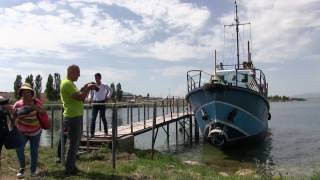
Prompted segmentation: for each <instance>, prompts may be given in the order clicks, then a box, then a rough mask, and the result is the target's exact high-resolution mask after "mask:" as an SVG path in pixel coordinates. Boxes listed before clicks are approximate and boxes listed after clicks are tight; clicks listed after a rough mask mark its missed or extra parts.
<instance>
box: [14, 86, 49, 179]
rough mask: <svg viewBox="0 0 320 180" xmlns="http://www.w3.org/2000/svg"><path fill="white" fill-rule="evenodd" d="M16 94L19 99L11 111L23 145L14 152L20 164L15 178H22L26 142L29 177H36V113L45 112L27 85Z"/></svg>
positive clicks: (37, 132)
mask: <svg viewBox="0 0 320 180" xmlns="http://www.w3.org/2000/svg"><path fill="white" fill-rule="evenodd" d="M18 93H19V95H20V97H21V99H20V100H19V101H17V102H16V103H15V104H14V106H13V110H14V114H15V116H16V117H15V122H16V126H17V128H18V130H19V131H20V132H21V134H22V136H23V139H24V144H23V145H22V146H21V147H19V148H18V149H17V150H16V151H17V156H18V160H19V164H20V169H19V172H18V174H17V177H18V178H22V177H23V176H24V172H25V167H26V164H25V156H24V148H25V145H26V143H27V142H28V141H29V142H30V156H31V166H30V170H31V176H35V175H36V169H37V161H38V149H39V143H40V136H41V125H40V121H39V119H38V118H37V113H41V112H45V109H44V108H43V106H42V103H41V101H40V100H38V99H35V98H33V95H34V91H33V89H32V87H31V85H30V84H29V83H25V84H23V85H22V86H21V88H20V89H19V91H18Z"/></svg>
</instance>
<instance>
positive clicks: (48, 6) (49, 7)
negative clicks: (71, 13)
mask: <svg viewBox="0 0 320 180" xmlns="http://www.w3.org/2000/svg"><path fill="white" fill-rule="evenodd" d="M38 6H39V8H40V9H42V10H44V11H46V12H52V11H54V10H56V9H57V5H56V4H53V3H51V2H49V1H41V2H39V4H38Z"/></svg>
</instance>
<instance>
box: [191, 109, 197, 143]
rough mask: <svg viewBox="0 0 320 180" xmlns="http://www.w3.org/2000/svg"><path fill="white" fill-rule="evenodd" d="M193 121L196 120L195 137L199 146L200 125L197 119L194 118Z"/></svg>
mask: <svg viewBox="0 0 320 180" xmlns="http://www.w3.org/2000/svg"><path fill="white" fill-rule="evenodd" d="M190 116H191V115H190ZM191 117H192V116H191ZM193 119H194V136H195V141H196V144H198V143H199V125H198V122H197V120H196V119H195V118H193Z"/></svg>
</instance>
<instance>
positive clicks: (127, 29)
mask: <svg viewBox="0 0 320 180" xmlns="http://www.w3.org/2000/svg"><path fill="white" fill-rule="evenodd" d="M102 3H103V4H105V5H109V6H110V5H115V6H114V7H116V6H118V7H123V8H125V9H127V10H128V11H131V12H132V13H134V14H136V15H137V16H138V17H139V16H140V17H142V19H117V17H111V16H110V15H109V14H108V12H107V11H105V10H104V9H103V8H102V7H100V6H101V4H102ZM69 5H70V6H71V7H73V8H75V9H74V10H72V11H71V10H70V6H69ZM36 10H43V11H44V12H40V13H39V12H35V11H36ZM209 15H210V12H209V10H208V9H207V8H205V7H197V6H195V5H193V4H190V3H181V2H180V1H178V0H174V1H159V0H154V1H144V3H142V2H141V1H111V0H110V1H108V0H92V1H91V0H90V1H87V0H65V1H59V3H53V2H50V1H40V2H39V3H31V2H28V3H24V4H21V5H17V6H15V7H12V8H2V9H1V8H0V41H1V42H2V43H1V45H0V49H2V51H3V49H8V50H15V51H16V53H15V55H16V56H20V55H21V54H20V53H19V52H20V50H21V49H23V52H24V54H26V53H32V54H29V55H30V56H52V55H53V54H56V55H55V56H57V57H60V58H61V54H64V55H63V56H62V57H77V56H74V55H75V54H80V53H78V52H76V53H75V52H72V51H71V50H70V49H68V48H67V47H79V46H80V47H90V48H103V49H104V50H106V51H109V52H110V53H112V52H114V48H117V47H119V45H120V46H124V47H129V48H128V49H138V48H145V47H151V48H145V51H144V52H142V53H141V56H142V57H144V56H148V57H153V58H159V59H165V60H182V59H184V58H194V57H198V55H196V53H198V52H199V50H201V49H203V48H206V47H199V46H198V45H197V44H194V43H193V41H194V39H193V38H194V37H190V35H192V34H193V33H195V32H197V31H199V30H201V29H202V28H203V27H204V26H205V24H206V21H207V20H208V18H209ZM157 31H159V32H160V31H166V32H167V37H166V38H165V39H164V40H161V41H154V42H151V44H143V42H144V41H146V40H148V39H155V40H156V39H157V34H155V33H156V32H157ZM166 46H169V47H170V48H171V49H169V48H166ZM173 46H175V48H176V51H173V50H172V47H173ZM130 47H131V48H130ZM155 48H159V49H155ZM69 53H70V54H71V55H68V54H69ZM131 54H132V53H130V51H129V52H124V53H123V54H121V55H120V56H130V55H131ZM11 55H12V54H11ZM135 55H136V56H138V55H139V54H135Z"/></svg>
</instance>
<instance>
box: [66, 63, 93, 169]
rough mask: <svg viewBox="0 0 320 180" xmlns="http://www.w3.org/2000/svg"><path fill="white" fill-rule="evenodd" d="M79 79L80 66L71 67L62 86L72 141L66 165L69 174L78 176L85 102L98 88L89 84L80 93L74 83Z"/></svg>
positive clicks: (67, 124) (69, 136)
mask: <svg viewBox="0 0 320 180" xmlns="http://www.w3.org/2000/svg"><path fill="white" fill-rule="evenodd" d="M79 77H80V68H79V66H77V65H71V66H69V67H68V70H67V78H66V79H64V80H62V81H61V84H60V95H61V101H62V103H63V108H64V111H63V117H64V124H65V126H66V128H67V131H68V138H69V141H70V146H69V150H68V154H67V161H66V164H65V168H66V173H67V174H76V173H77V172H78V171H79V170H78V169H77V167H76V165H75V162H76V154H77V151H78V148H79V144H80V139H81V133H82V129H81V128H82V121H83V101H84V100H85V98H86V97H87V96H88V93H89V91H90V90H92V89H95V88H96V84H93V83H88V84H85V85H84V86H83V87H82V88H81V90H80V91H79V90H78V89H77V87H76V85H75V84H74V83H73V82H75V81H77V80H78V78H79Z"/></svg>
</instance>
